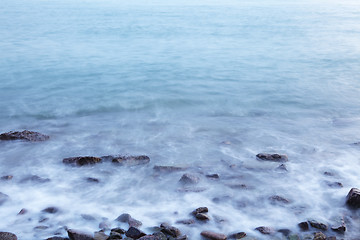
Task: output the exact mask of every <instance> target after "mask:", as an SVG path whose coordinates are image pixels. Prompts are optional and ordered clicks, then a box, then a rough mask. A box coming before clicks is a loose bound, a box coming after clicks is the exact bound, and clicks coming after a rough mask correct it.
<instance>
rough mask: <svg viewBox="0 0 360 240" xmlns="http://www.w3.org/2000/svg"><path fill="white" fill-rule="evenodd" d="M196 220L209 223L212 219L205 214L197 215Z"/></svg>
mask: <svg viewBox="0 0 360 240" xmlns="http://www.w3.org/2000/svg"><path fill="white" fill-rule="evenodd" d="M195 218H196V219H198V220H201V221H208V220H210V217H209V216H208V215H206V214H205V213H197V214H196V215H195Z"/></svg>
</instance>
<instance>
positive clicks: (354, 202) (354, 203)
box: [346, 188, 360, 208]
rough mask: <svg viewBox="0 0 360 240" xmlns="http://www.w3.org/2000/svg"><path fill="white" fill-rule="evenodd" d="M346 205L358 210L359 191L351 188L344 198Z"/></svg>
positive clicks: (359, 201)
mask: <svg viewBox="0 0 360 240" xmlns="http://www.w3.org/2000/svg"><path fill="white" fill-rule="evenodd" d="M346 204H347V205H348V206H350V207H352V208H360V189H358V188H352V189H351V190H350V192H349V193H348V195H347V196H346Z"/></svg>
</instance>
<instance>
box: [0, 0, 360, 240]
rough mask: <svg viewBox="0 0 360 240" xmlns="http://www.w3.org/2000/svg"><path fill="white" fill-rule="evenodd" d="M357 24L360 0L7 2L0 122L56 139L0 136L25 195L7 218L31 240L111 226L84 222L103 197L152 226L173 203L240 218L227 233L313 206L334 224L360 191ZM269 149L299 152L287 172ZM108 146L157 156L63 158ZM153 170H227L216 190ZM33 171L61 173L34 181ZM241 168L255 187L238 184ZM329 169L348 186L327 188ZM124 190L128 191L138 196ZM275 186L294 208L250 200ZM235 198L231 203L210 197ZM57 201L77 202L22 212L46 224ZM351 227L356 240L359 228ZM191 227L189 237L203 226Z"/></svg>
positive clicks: (107, 214) (287, 221)
mask: <svg viewBox="0 0 360 240" xmlns="http://www.w3.org/2000/svg"><path fill="white" fill-rule="evenodd" d="M359 22H360V4H359V3H358V2H356V1H341V2H340V1H318V0H316V1H301V2H296V1H280V0H278V1H265V0H259V1H236V0H228V1H221V2H218V1H211V0H204V1H188V0H175V1H163V0H156V1H142V0H135V1H128V2H125V1H114V0H109V1H107V0H105V1H100V0H84V1H81V0H76V1H67V0H55V1H44V0H43V1H40V0H30V1H23V0H12V1H10V0H3V1H2V2H1V4H0V36H1V38H0V131H1V132H7V131H11V130H23V129H28V130H35V131H40V132H43V133H46V134H48V135H50V136H51V140H50V141H49V142H45V143H40V144H37V143H36V144H29V143H24V142H11V143H9V142H2V143H0V152H1V154H0V163H1V165H0V166H1V167H0V173H1V174H3V175H7V174H13V175H14V179H13V180H12V182H10V183H6V184H2V185H1V186H0V191H1V192H3V193H6V194H7V195H9V196H10V199H11V201H8V202H7V203H6V204H5V205H3V206H0V208H1V213H0V217H1V218H2V219H9V221H2V223H0V230H2V231H13V232H15V233H17V234H18V236H19V237H20V239H35V238H39V237H41V238H46V237H50V236H52V234H53V233H54V231H55V230H56V229H58V228H59V227H61V226H63V225H68V226H70V227H74V228H76V227H77V228H85V230H86V228H87V229H88V230H89V231H95V230H97V224H98V223H96V224H94V223H87V222H84V221H83V220H81V219H77V218H76V217H74V216H78V215H80V213H84V212H85V213H88V212H90V213H92V211H94V209H95V208H98V211H97V212H96V211H95V212H96V213H94V214H98V217H99V219H100V218H101V217H102V218H108V219H114V218H116V217H117V215H120V214H121V213H122V212H130V213H131V214H132V215H134V216H136V217H137V218H138V219H140V220H143V221H144V225H145V226H146V227H149V226H153V225H157V224H159V223H161V222H162V221H165V220H166V221H169V222H170V223H173V224H175V221H176V220H177V218H178V217H179V216H177V217H175V216H172V215H171V214H169V212H171V211H173V210H174V211H178V212H179V215H180V216H181V217H183V218H186V216H187V213H188V212H190V211H192V210H193V209H194V208H196V207H199V206H201V205H203V204H207V205H208V206H209V208H210V209H212V210H213V212H214V214H218V215H222V214H223V215H224V212H233V213H234V214H233V215H231V216H227V218H228V219H229V223H228V225H226V226H220V225H218V224H217V223H215V222H211V223H210V224H209V226H208V228H209V229H210V230H214V231H218V232H224V233H229V232H231V231H240V230H241V231H246V232H248V233H249V234H250V235H255V236H258V237H260V238H264V236H261V235H257V234H258V233H256V232H255V231H253V229H254V228H255V227H258V226H260V225H272V226H273V227H274V228H277V227H287V228H290V229H292V230H293V231H295V232H296V230H297V229H296V224H297V223H298V222H300V221H304V220H306V219H307V218H311V217H318V218H320V219H323V221H328V223H331V221H332V220H331V219H332V217H334V216H335V217H336V216H339V215H342V214H344V212H346V211H347V210H346V209H345V208H344V206H343V202H344V199H345V196H346V194H347V192H348V191H349V189H350V188H351V187H360V180H359V179H358V173H357V171H356V169H359V167H360V163H359V161H358V154H359V150H360V148H357V147H355V146H352V145H351V144H352V143H355V142H359V141H360V138H359V134H360V98H359V92H360V24H359ZM259 152H280V153H286V154H288V156H289V159H290V161H289V163H288V164H287V167H288V169H289V171H288V173H287V174H286V175H282V174H281V175H279V173H278V172H277V171H273V169H274V168H276V167H277V165H276V164H275V165H274V164H264V163H261V162H259V161H257V160H256V159H255V155H256V154H257V153H259ZM109 154H146V155H148V156H150V158H151V163H150V165H149V166H148V167H147V168H146V167H145V168H140V170H139V169H138V170H135V169H133V168H129V169H128V168H125V169H124V168H116V169H114V168H113V166H111V165H106V164H103V165H101V166H94V167H93V168H85V169H84V170H83V169H70V168H68V167H66V166H63V164H62V162H61V160H62V159H63V158H65V157H71V156H79V155H94V156H102V155H109ZM224 163H225V164H224ZM226 164H228V165H231V164H236V165H237V166H238V168H235V170H234V169H233V170H229V169H228V168H227V167H228V166H227V165H226ZM154 165H182V166H190V167H192V168H194V169H197V171H200V172H203V173H208V172H217V173H220V175H221V176H224V180H220V181H219V182H217V183H216V184H215V185H214V183H213V182H211V181H210V182H209V180H207V179H206V178H203V179H202V181H203V182H202V184H203V185H205V186H206V187H207V188H209V190H207V191H205V192H201V193H187V194H184V193H178V192H176V188H177V185H176V184H177V180H178V179H179V178H180V177H181V175H182V173H176V174H175V175H171V176H164V178H163V179H162V181H160V182H158V181H155V180H154V181H152V180H149V178H151V179H152V177H151V176H152V167H153V166H154ZM269 169H270V170H269ZM133 171H141V174H140V177H139V176H134V173H133ZM324 171H331V172H335V173H336V174H335V175H336V177H334V178H331V179H330V180H329V179H328V177H326V176H324V175H323V172H324ZM109 172H110V173H109ZM198 173H199V172H198ZM27 174H37V175H40V176H44V177H48V178H50V179H51V182H50V183H47V184H45V185H41V186H37V185H35V186H28V185H21V184H20V183H19V180H20V179H21V178H23V177H24V176H26V175H27ZM119 174H120V175H122V176H125V177H123V178H121V177H119ZM89 175H94V176H97V177H99V178H100V179H102V178H104V184H103V185H102V186H101V187H95V188H93V187H84V186H87V185H86V183H80V182H79V181H80V180H79V179H82V177H86V176H89ZM240 175H241V177H242V179H243V180H241V181H243V182H245V183H246V184H249V185H253V186H254V190H252V191H250V192H246V193H241V194H240V193H238V190H234V189H231V188H226V187H224V186H227V184H231V183H233V182H232V180H231V179H233V178H235V176H238V177H239V176H240ZM284 179H285V180H284ZM327 180H329V181H341V182H342V184H343V185H344V187H343V188H341V189H332V188H328V187H327V186H325V187H324V181H327ZM234 181H235V180H234ZM129 182H132V183H134V185H135V186H136V189H140V190H141V191H139V190H136V189H131V188H129V186H128V183H129ZM75 183H76V184H75ZM82 184H84V185H82ZM114 185H116V186H118V187H119V188H122V189H127V192H126V197H124V196H123V194H120V192H113V190H112V189H113V188H114ZM160 186H161V187H160ZM79 188H80V189H81V190H79ZM159 188H160V189H159ZM319 192H320V193H319ZM275 193H276V194H280V195H286V196H288V197H289V198H290V199H292V200H293V202H292V204H291V205H290V206H285V207H284V206H282V207H279V206H273V205H271V204H270V205H269V204H267V205H266V208H265V209H262V210H259V209H261V208H262V206H263V203H259V204H248V205H247V206H246V207H245V208H244V207H242V208H240V207H238V206H239V204H238V203H239V201H243V200H244V198H245V199H247V201H248V202H259V201H260V202H261V201H263V199H266V198H267V197H268V196H270V195H273V194H275ZM238 194H240V195H238ZM104 195H105V196H106V197H104ZM298 195H300V196H301V197H300V196H298ZM30 196H31V197H30ZM59 196H61V199H62V201H59V202H58V200H56V199H57V197H59ZM120 196H122V197H121V198H120ZM159 196H162V197H161V200H159V199H158V198H159ZM224 196H228V197H229V196H230V197H231V199H232V200H229V201H227V202H224V203H221V204H219V203H215V202H214V201H212V199H213V198H214V197H224ZM119 198H120V199H122V200H119ZM15 199H17V200H15ZM85 199H88V201H86V200H85ZM259 199H260V200H259ZM56 202H58V203H56ZM73 202H77V203H78V204H74V205H72V204H70V203H73ZM115 203H117V204H119V206H114V204H115ZM315 203H316V204H315ZM318 203H322V204H318ZM48 205H57V206H58V207H59V208H62V209H63V213H62V214H61V215H59V216H57V217H58V219H55V220H54V219H52V220H51V223H49V229H47V230H44V231H40V232H38V231H34V230H33V228H34V227H35V226H37V225H36V224H37V222H36V220H34V221H35V222H31V221H30V222H26V221H25V222H24V221H21V220H19V219H18V217H17V216H16V214H17V212H18V211H19V210H20V209H21V208H23V207H26V208H29V209H30V210H31V209H32V212H31V211H30V213H29V214H30V215H31V214H32V215H31V218H32V219H36V218H37V217H38V215H39V210H41V209H43V208H45V207H47V206H48ZM110 206H111V207H112V208H113V209H111V207H110ZM149 206H151V207H149ZM153 207H154V208H155V209H159V210H158V213H154V212H153V211H154V210H153V209H152V208H153ZM80 208H81V209H82V210H81V211H83V212H81V211H80V210H79V209H80ZM149 208H151V209H149ZM4 209H6V210H4ZM65 209H66V210H65ZM169 209H171V210H169ZM299 209H302V211H301V213H299ZM3 210H4V211H3ZM329 212H330V213H331V214H330V213H329ZM225 215H226V214H225ZM345 215H349V214H348V213H347V212H346V214H345ZM350 215H351V214H350ZM239 216H241V218H242V219H243V220H239V219H238V218H239ZM349 218H350V219H352V220H351V221H350V220H349V222H350V223H351V222H352V221H355V220H354V219H353V218H352V217H349ZM350 223H349V226H350V227H349V231H348V233H347V234H348V235H347V236H349V237H353V236H357V235H356V234H358V233H356V231H355V230H354V228H351V224H350ZM91 224H93V225H91ZM278 225H281V226H278ZM354 225H356V224H355V223H354ZM178 227H180V228H182V229H184V230H183V231H184V232H185V233H186V234H188V235H189V236H190V239H199V238H200V237H199V232H200V230H205V229H203V228H205V227H204V226H201V227H196V228H191V227H190V228H189V227H187V226H181V225H180V226H178ZM19 229H22V230H19ZM62 234H63V235H66V233H65V232H62ZM329 234H330V235H331V234H332V235H334V233H332V232H329Z"/></svg>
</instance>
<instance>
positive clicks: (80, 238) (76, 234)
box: [67, 229, 94, 240]
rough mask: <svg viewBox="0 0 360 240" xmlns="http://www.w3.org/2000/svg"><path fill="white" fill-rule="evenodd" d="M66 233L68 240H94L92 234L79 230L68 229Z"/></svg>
mask: <svg viewBox="0 0 360 240" xmlns="http://www.w3.org/2000/svg"><path fill="white" fill-rule="evenodd" d="M67 233H68V236H69V238H70V240H94V238H93V236H92V234H90V233H85V232H82V231H79V230H74V229H68V230H67Z"/></svg>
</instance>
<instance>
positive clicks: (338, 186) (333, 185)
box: [325, 181, 344, 188]
mask: <svg viewBox="0 0 360 240" xmlns="http://www.w3.org/2000/svg"><path fill="white" fill-rule="evenodd" d="M325 183H326V185H328V186H329V187H331V188H342V187H344V186H343V184H342V183H341V182H328V181H326V182H325Z"/></svg>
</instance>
